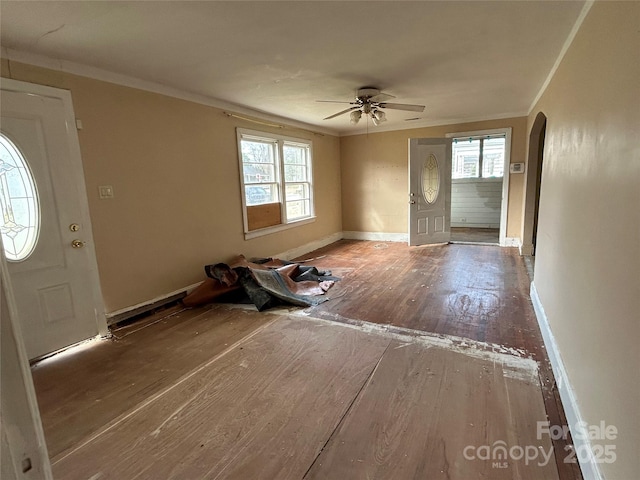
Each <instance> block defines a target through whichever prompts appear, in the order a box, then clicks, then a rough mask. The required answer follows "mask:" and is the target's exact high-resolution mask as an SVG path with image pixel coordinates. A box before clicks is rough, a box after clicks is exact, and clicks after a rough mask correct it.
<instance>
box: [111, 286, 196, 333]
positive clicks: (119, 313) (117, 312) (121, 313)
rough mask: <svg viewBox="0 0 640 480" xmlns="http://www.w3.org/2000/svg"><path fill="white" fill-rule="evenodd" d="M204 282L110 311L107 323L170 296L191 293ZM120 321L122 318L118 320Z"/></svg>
mask: <svg viewBox="0 0 640 480" xmlns="http://www.w3.org/2000/svg"><path fill="white" fill-rule="evenodd" d="M201 283H202V282H198V283H194V284H193V285H188V286H186V287H183V288H179V289H178V290H174V291H173V292H169V293H166V294H164V295H159V296H157V297H155V298H154V299H152V300H146V301H144V302H141V303H138V304H137V305H131V306H130V307H125V308H121V309H120V310H115V311H113V312H109V313H107V314H106V317H107V323H108V324H111V323H113V321H111V322H110V320H112V319H114V318H118V317H126V314H128V313H131V312H134V311H136V310H140V311H144V309H145V308H146V307H151V306H153V305H156V304H161V303H162V302H163V301H164V300H167V299H168V298H171V297H175V296H177V295H180V294H182V293H190V292H191V291H192V290H193V289H194V288H196V287H197V286H198V285H200V284H201ZM116 321H120V320H116Z"/></svg>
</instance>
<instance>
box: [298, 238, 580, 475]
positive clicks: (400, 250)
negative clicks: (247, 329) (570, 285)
mask: <svg viewBox="0 0 640 480" xmlns="http://www.w3.org/2000/svg"><path fill="white" fill-rule="evenodd" d="M304 258H314V260H313V264H314V265H316V266H318V267H319V268H325V269H331V270H333V271H334V272H336V274H337V275H338V276H342V277H343V280H342V281H341V282H337V283H336V285H335V286H334V288H332V289H331V290H330V291H329V293H328V295H329V296H331V297H333V298H334V299H333V300H332V301H330V302H326V303H323V304H321V305H319V306H317V307H313V308H312V309H311V311H312V314H313V315H315V316H317V317H321V318H327V319H333V320H337V321H351V320H358V321H368V322H374V323H379V324H392V325H396V326H400V327H405V328H411V329H414V330H421V331H425V332H431V333H441V334H445V335H453V336H458V337H463V338H469V339H472V340H479V341H486V342H490V343H495V344H498V345H505V346H508V347H512V348H516V349H519V350H523V351H526V352H527V353H529V354H530V355H531V356H532V357H533V358H534V359H535V360H537V361H538V362H540V379H541V382H542V389H543V398H544V401H545V406H546V409H547V414H548V415H549V420H550V422H551V424H552V425H557V426H563V425H566V424H567V421H566V417H565V414H564V411H563V409H562V404H561V401H560V399H559V395H558V389H557V388H556V386H555V380H554V377H553V372H552V369H551V364H550V362H549V358H548V355H547V352H546V350H545V348H544V346H543V345H544V344H543V340H542V335H541V333H540V329H539V327H538V324H537V320H536V317H535V313H534V311H533V306H532V304H531V300H530V298H529V287H530V279H529V276H528V274H527V271H526V267H525V265H524V262H523V259H522V257H520V255H519V253H518V251H517V249H515V248H500V247H496V246H479V245H444V246H429V247H407V246H406V245H403V244H399V243H393V242H367V241H354V240H341V241H339V242H336V243H334V244H331V245H328V246H326V247H323V248H321V249H318V250H316V251H314V252H311V253H309V254H307V255H305V257H304ZM553 444H554V448H555V450H556V454H557V455H556V460H557V464H556V466H557V468H558V472H559V474H560V479H561V480H580V479H582V474H581V472H580V468H579V467H578V465H577V463H571V462H570V463H566V462H565V461H564V458H565V457H566V456H567V448H571V440H570V439H569V441H567V440H565V439H563V438H560V439H555V440H554V441H553Z"/></svg>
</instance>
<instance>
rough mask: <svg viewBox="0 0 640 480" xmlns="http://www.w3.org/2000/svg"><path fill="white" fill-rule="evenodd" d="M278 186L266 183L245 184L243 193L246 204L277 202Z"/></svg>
mask: <svg viewBox="0 0 640 480" xmlns="http://www.w3.org/2000/svg"><path fill="white" fill-rule="evenodd" d="M277 187H278V186H277V185H274V184H268V185H246V186H245V187H244V193H245V196H246V201H247V205H262V204H265V203H277V202H278V188H277Z"/></svg>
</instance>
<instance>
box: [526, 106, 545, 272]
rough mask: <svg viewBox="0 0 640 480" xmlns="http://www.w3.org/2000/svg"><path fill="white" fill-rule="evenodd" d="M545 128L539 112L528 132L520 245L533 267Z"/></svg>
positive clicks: (542, 115)
mask: <svg viewBox="0 0 640 480" xmlns="http://www.w3.org/2000/svg"><path fill="white" fill-rule="evenodd" d="M546 129H547V117H546V116H545V114H544V113H542V112H539V113H538V115H537V116H536V119H535V120H534V122H533V126H532V127H531V132H530V133H529V153H528V157H527V178H526V185H525V189H526V190H525V195H526V197H525V210H524V222H523V228H522V246H521V247H520V254H521V255H524V256H525V257H527V256H528V257H531V266H532V268H533V266H534V263H533V260H534V258H533V257H534V256H535V253H536V240H537V236H538V215H539V207H540V188H541V185H542V164H543V160H544V141H545V134H546Z"/></svg>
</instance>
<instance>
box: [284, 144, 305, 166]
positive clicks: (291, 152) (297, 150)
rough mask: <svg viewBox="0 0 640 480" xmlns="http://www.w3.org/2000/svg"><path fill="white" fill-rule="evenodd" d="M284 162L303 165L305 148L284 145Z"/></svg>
mask: <svg viewBox="0 0 640 480" xmlns="http://www.w3.org/2000/svg"><path fill="white" fill-rule="evenodd" d="M283 150H284V163H293V164H296V165H305V164H306V161H307V148H306V147H298V146H292V145H285V146H284V147H283Z"/></svg>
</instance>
